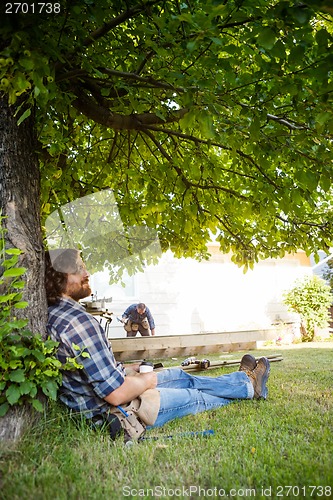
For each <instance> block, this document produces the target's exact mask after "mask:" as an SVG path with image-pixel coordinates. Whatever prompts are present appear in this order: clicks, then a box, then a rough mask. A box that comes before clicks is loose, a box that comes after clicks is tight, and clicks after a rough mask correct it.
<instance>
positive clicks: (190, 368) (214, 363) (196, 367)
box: [161, 354, 283, 371]
mask: <svg viewBox="0 0 333 500" xmlns="http://www.w3.org/2000/svg"><path fill="white" fill-rule="evenodd" d="M260 357H261V356H260ZM266 358H267V359H269V362H270V363H275V362H278V361H283V357H282V356H281V355H280V354H272V355H269V356H266ZM206 359H207V358H206ZM259 359H260V358H259V357H257V358H256V361H258V360H259ZM240 362H241V359H232V360H223V361H222V360H221V361H211V362H210V366H209V367H208V368H201V367H200V365H199V364H190V365H187V366H182V365H179V366H170V368H181V369H182V370H184V371H207V370H211V369H213V368H222V367H223V366H235V365H239V364H240ZM161 369H162V370H163V369H164V370H165V369H166V368H161Z"/></svg>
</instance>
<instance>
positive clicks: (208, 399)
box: [153, 368, 254, 427]
mask: <svg viewBox="0 0 333 500" xmlns="http://www.w3.org/2000/svg"><path fill="white" fill-rule="evenodd" d="M157 380H158V383H157V389H158V390H159V391H160V396H161V404H160V410H159V413H158V416H157V419H156V422H155V424H154V426H153V427H158V426H160V425H163V424H165V423H166V422H169V420H173V419H174V418H177V417H184V416H185V415H194V414H195V413H200V412H202V411H205V410H210V409H213V408H217V407H219V406H224V405H227V404H229V403H231V402H232V401H233V400H235V399H252V398H253V395H254V390H253V385H252V383H251V381H250V379H249V377H248V376H247V375H246V373H244V372H241V371H237V372H233V373H229V374H227V375H222V376H220V377H206V376H203V377H202V376H201V377H200V376H195V375H190V374H189V373H186V372H185V371H184V370H181V369H178V368H170V369H168V370H163V371H161V372H158V373H157Z"/></svg>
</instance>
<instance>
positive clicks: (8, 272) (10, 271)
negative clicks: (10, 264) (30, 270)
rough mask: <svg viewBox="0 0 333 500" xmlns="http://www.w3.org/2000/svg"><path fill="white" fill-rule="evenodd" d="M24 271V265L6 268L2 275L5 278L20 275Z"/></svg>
mask: <svg viewBox="0 0 333 500" xmlns="http://www.w3.org/2000/svg"><path fill="white" fill-rule="evenodd" d="M25 272H26V268H25V267H14V268H12V269H6V271H5V272H4V273H3V276H4V277H6V278H14V277H16V276H22V274H24V273H25Z"/></svg>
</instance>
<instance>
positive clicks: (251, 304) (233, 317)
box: [91, 245, 312, 337]
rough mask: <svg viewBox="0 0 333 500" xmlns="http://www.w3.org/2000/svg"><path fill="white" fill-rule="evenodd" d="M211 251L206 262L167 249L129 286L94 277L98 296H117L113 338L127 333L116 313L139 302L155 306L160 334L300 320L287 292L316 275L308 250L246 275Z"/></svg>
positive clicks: (271, 261)
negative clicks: (289, 304)
mask: <svg viewBox="0 0 333 500" xmlns="http://www.w3.org/2000/svg"><path fill="white" fill-rule="evenodd" d="M210 251H211V253H212V257H211V259H210V260H209V261H204V262H197V261H194V260H192V259H175V258H174V257H173V255H172V254H171V252H168V253H166V254H164V255H163V256H162V258H161V259H160V262H159V264H158V265H155V266H149V267H147V268H146V270H145V272H144V273H138V274H136V275H135V276H133V277H132V278H129V277H128V278H127V279H126V287H125V288H122V287H121V286H120V285H113V286H110V285H109V284H108V276H107V275H104V274H103V273H98V274H96V275H93V276H92V277H91V283H92V289H93V291H94V292H97V294H98V298H99V299H101V298H103V297H112V302H111V303H109V304H108V309H109V311H112V312H113V313H114V319H113V321H112V323H111V325H110V331H109V337H125V331H124V330H123V328H122V325H121V324H120V323H118V322H117V320H116V316H117V315H119V316H121V314H122V313H123V311H124V310H125V309H126V307H127V306H128V305H129V304H131V303H135V302H138V301H140V302H144V303H145V304H147V305H148V307H149V308H150V309H151V311H152V313H153V316H154V318H155V322H156V335H181V334H193V333H202V332H225V331H236V330H248V329H262V328H268V327H269V326H270V325H271V324H272V323H279V322H290V321H295V320H297V319H298V318H297V316H296V315H294V314H290V313H288V312H287V309H286V307H285V306H284V305H283V303H282V293H283V291H285V290H286V289H288V288H290V287H291V286H292V285H293V284H294V281H295V280H296V279H297V278H299V277H302V276H304V275H305V274H311V273H312V271H311V267H310V262H309V259H308V258H307V257H306V256H305V254H304V253H303V252H298V253H297V254H295V255H290V256H287V257H285V258H284V259H268V260H265V261H261V262H260V263H258V264H257V265H255V267H254V269H253V270H249V271H248V272H247V273H245V274H244V273H243V270H242V269H241V268H238V267H237V266H236V265H235V264H233V263H232V262H231V260H230V256H229V255H222V254H220V252H219V251H218V250H217V247H215V246H214V245H212V247H211V248H210Z"/></svg>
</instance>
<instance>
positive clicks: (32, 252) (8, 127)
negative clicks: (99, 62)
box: [0, 96, 47, 439]
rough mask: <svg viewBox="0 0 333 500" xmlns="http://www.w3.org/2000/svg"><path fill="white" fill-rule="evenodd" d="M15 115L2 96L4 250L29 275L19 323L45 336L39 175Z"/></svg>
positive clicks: (28, 127) (17, 423) (6, 427)
mask: <svg viewBox="0 0 333 500" xmlns="http://www.w3.org/2000/svg"><path fill="white" fill-rule="evenodd" d="M15 111H16V109H15V107H14V106H9V105H8V103H7V99H6V97H1V96H0V210H1V211H2V215H5V216H6V219H5V222H4V226H5V227H6V228H7V231H8V232H7V234H6V237H5V238H6V245H7V246H8V247H16V248H19V249H20V250H22V252H23V253H22V255H21V257H20V266H22V267H25V268H26V269H27V271H26V273H25V275H24V277H23V279H24V280H25V281H26V287H25V290H24V294H23V295H24V296H23V300H26V301H27V302H28V303H29V306H28V307H27V308H25V309H17V314H16V316H17V317H18V318H27V319H28V320H29V323H28V328H29V330H31V332H33V333H41V334H42V335H45V331H46V328H45V325H46V317H47V306H46V298H45V291H44V252H43V245H42V237H41V226H40V201H39V200H40V173H39V165H38V160H37V156H36V149H37V141H36V135H35V126H34V118H33V117H32V116H31V117H29V118H28V119H27V120H25V121H24V122H23V123H22V124H21V125H20V126H17V117H15V116H14V113H15ZM27 414H28V412H27V411H26V409H12V411H10V412H9V413H8V414H7V415H6V416H5V417H3V418H1V419H0V439H16V438H17V437H18V434H20V433H18V432H17V429H23V428H24V427H25V423H26V420H27Z"/></svg>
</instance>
